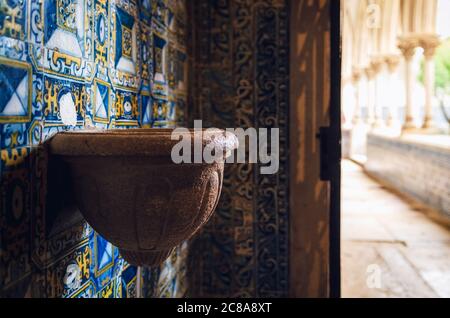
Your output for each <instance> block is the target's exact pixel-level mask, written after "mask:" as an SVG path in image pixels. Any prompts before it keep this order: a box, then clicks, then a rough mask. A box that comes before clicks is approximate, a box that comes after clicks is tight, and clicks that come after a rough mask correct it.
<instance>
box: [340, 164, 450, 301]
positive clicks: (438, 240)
mask: <svg viewBox="0 0 450 318" xmlns="http://www.w3.org/2000/svg"><path fill="white" fill-rule="evenodd" d="M341 230H342V237H341V240H342V254H341V262H342V296H343V297H446V298H448V297H450V228H447V227H445V226H443V225H440V224H438V223H436V222H434V221H433V220H432V219H430V218H429V217H428V216H427V215H425V214H424V213H423V212H422V211H420V208H418V207H416V206H414V204H412V203H411V202H407V201H405V200H404V199H402V198H400V197H398V196H397V195H396V194H393V193H391V192H389V191H388V190H386V189H385V188H384V187H383V186H381V185H380V184H378V183H376V182H375V181H373V180H372V179H371V178H369V177H368V176H367V175H366V174H365V173H364V172H363V170H362V168H361V167H360V166H359V165H357V164H355V163H353V162H352V161H349V160H344V161H343V163H342V229H341ZM374 274H376V275H379V281H377V279H375V280H374V279H373V277H374V276H373V275H374ZM374 282H375V283H376V282H378V283H379V284H374ZM370 287H371V288H370Z"/></svg>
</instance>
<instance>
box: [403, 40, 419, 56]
mask: <svg viewBox="0 0 450 318" xmlns="http://www.w3.org/2000/svg"><path fill="white" fill-rule="evenodd" d="M418 46H419V41H418V39H417V38H416V37H404V38H402V37H400V38H399V43H398V48H399V49H400V51H401V52H402V55H403V57H404V58H405V59H406V60H407V61H408V60H411V59H412V57H413V56H414V53H415V52H416V48H417V47H418Z"/></svg>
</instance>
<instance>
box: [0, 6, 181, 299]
mask: <svg viewBox="0 0 450 318" xmlns="http://www.w3.org/2000/svg"><path fill="white" fill-rule="evenodd" d="M185 5H186V1H185V0H159V1H156V0H114V1H113V0H3V1H2V0H0V92H1V93H2V94H0V159H1V160H0V205H1V208H0V249H1V251H2V258H0V297H2V296H3V295H6V293H9V292H10V291H11V290H20V292H16V294H18V295H19V294H20V295H21V296H23V295H25V293H30V292H31V296H33V297H76V298H87V297H104V298H109V297H135V296H136V295H137V290H136V288H137V282H138V277H137V269H136V267H133V266H130V265H129V264H127V263H126V262H125V261H124V260H123V259H122V258H121V256H120V254H119V251H118V249H117V248H116V247H114V246H113V245H111V244H110V243H109V242H107V241H106V240H104V239H103V238H102V237H101V236H99V235H98V234H97V233H95V232H94V231H93V229H92V228H90V226H89V225H88V224H86V223H83V224H77V225H74V226H73V227H70V228H67V229H64V231H62V232H60V233H56V234H55V233H52V232H51V230H52V229H51V224H47V220H48V215H47V213H48V211H47V210H46V209H47V208H48V206H50V205H51V202H48V200H49V199H48V197H47V195H46V190H47V189H46V187H45V184H46V182H47V180H46V175H47V165H48V157H47V155H46V153H45V152H42V151H41V148H42V147H41V146H42V144H43V143H44V142H45V141H47V140H48V139H49V138H50V137H52V136H53V135H55V134H56V133H58V132H61V131H66V130H69V129H70V130H83V129H86V128H90V127H92V126H95V127H97V128H102V129H110V128H116V127H117V128H129V127H172V126H174V125H175V123H176V121H177V120H178V116H180V113H179V112H178V108H179V105H182V104H183V103H186V102H187V95H186V92H185V89H184V87H185V86H183V84H186V83H185V82H183V81H182V80H181V78H182V77H183V71H184V70H185V68H184V67H185V66H186V63H187V59H185V58H184V57H185V56H186V45H185V41H186V40H185V39H184V35H183V34H185V33H186V30H187V26H186V25H185V24H183V23H181V22H179V21H182V20H183V19H184V18H183V17H184V16H185V15H186V8H185ZM180 27H181V28H184V29H185V30H178V29H179V28H180ZM169 28H170V30H169ZM169 47H172V48H174V49H175V50H172V51H173V52H172V51H171V52H172V53H174V54H171V53H170V54H169V51H168V49H169ZM155 48H157V49H158V50H157V49H155ZM156 51H158V52H156ZM155 52H156V53H157V55H155ZM183 54H184V56H183ZM169 55H170V56H169ZM176 58H180V61H178V62H173V61H170V59H176ZM180 63H181V64H180ZM181 68H182V69H181ZM156 69H158V72H156ZM156 73H158V74H157V75H156ZM169 79H170V87H169ZM183 257H184V256H183ZM184 258H185V257H184ZM32 260H33V261H32ZM164 267H167V269H165V270H164V268H163V269H162V272H163V275H169V274H170V278H167V279H165V278H164V277H161V281H160V284H164V287H161V288H156V289H155V291H156V290H157V292H156V293H159V292H161V293H164V294H165V295H168V294H171V295H174V296H175V295H180V292H179V290H178V289H179V288H182V287H180V286H181V285H180V281H181V280H182V279H184V276H183V277H181V276H180V277H178V276H179V274H178V271H179V268H181V263H179V262H177V263H172V262H168V263H166V264H165V265H164ZM31 277H33V279H31ZM175 278H176V279H175ZM19 284H21V285H23V286H21V288H16V287H17V286H18V285H19ZM22 287H23V288H22ZM8 290H9V291H8ZM183 293H184V292H183ZM155 295H157V294H155Z"/></svg>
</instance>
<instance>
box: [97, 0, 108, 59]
mask: <svg viewBox="0 0 450 318" xmlns="http://www.w3.org/2000/svg"><path fill="white" fill-rule="evenodd" d="M94 6H95V13H94V16H95V22H94V30H95V44H94V55H95V58H94V59H95V63H96V64H100V65H101V66H103V67H106V66H107V62H108V40H109V6H108V3H107V2H106V1H104V0H103V1H102V0H95V1H94Z"/></svg>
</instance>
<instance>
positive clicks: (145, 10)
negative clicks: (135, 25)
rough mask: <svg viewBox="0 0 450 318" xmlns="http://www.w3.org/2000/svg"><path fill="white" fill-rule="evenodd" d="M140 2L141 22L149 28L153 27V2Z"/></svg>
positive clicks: (146, 0)
mask: <svg viewBox="0 0 450 318" xmlns="http://www.w3.org/2000/svg"><path fill="white" fill-rule="evenodd" d="M139 2H140V6H139V7H140V10H139V17H140V20H141V21H142V22H143V23H145V24H147V26H150V25H151V19H152V0H139Z"/></svg>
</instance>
